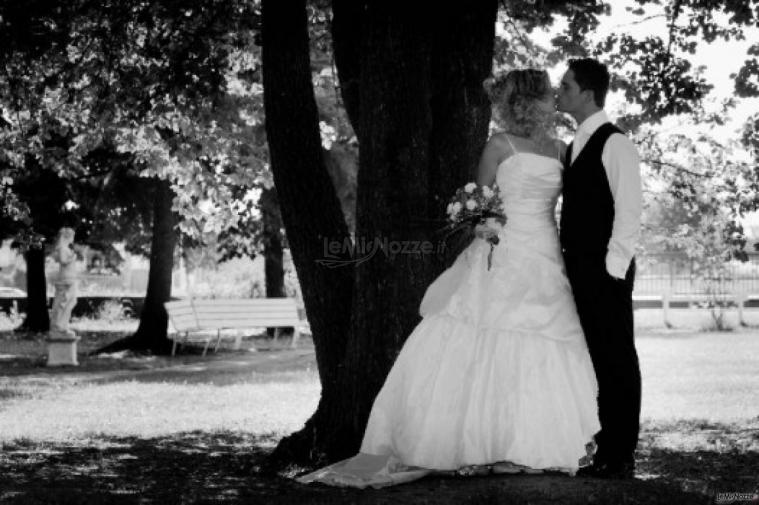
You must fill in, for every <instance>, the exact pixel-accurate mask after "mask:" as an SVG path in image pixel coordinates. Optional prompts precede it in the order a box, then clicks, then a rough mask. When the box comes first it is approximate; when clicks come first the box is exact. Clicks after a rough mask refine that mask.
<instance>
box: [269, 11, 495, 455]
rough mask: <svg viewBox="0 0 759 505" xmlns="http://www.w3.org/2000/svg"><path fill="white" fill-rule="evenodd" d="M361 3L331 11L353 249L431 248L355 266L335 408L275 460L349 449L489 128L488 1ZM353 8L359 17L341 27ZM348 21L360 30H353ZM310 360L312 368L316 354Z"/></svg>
mask: <svg viewBox="0 0 759 505" xmlns="http://www.w3.org/2000/svg"><path fill="white" fill-rule="evenodd" d="M359 3H362V2H359ZM365 3H367V4H368V5H366V8H363V7H362V8H356V6H355V4H350V3H348V2H342V1H336V2H335V3H334V4H333V6H334V17H335V19H334V25H333V26H334V27H335V30H333V35H334V41H335V45H336V55H337V54H340V52H339V51H338V47H339V46H341V45H343V46H346V47H347V46H352V47H353V48H355V47H360V48H362V53H361V58H360V60H359V59H357V58H355V54H353V55H352V56H351V51H350V50H346V51H344V52H343V53H342V54H343V56H344V57H343V58H342V59H341V58H338V59H337V62H338V74H339V76H340V79H341V83H342V76H343V75H344V72H343V68H341V66H340V64H341V61H342V62H343V63H344V64H346V65H348V66H349V68H348V69H347V70H346V72H347V73H348V75H350V76H356V75H360V81H358V82H353V83H352V85H351V86H350V89H349V91H348V92H349V93H351V94H353V93H358V96H359V97H360V100H359V102H358V103H355V102H353V103H352V104H349V97H346V98H345V102H346V107H347V108H348V109H349V113H350V115H351V121H356V120H358V121H359V123H358V125H357V126H358V127H357V128H355V126H356V125H355V124H354V129H355V130H356V131H357V132H360V137H359V139H360V170H359V173H358V195H357V223H356V237H357V241H359V243H360V241H362V240H364V241H366V243H370V242H373V241H375V240H377V241H380V242H382V243H385V241H386V243H387V245H388V246H389V247H390V250H391V251H392V250H394V249H393V248H394V247H398V246H402V245H403V244H406V243H409V242H422V243H423V242H429V243H430V245H431V250H428V251H427V252H426V253H424V254H421V255H414V254H406V253H400V254H392V252H387V253H386V252H383V251H382V250H379V251H377V252H376V253H375V254H374V255H373V256H372V257H371V258H370V259H368V260H367V261H364V262H362V263H360V264H358V265H356V267H355V272H356V273H355V275H356V280H355V284H354V286H353V290H352V295H353V296H352V299H353V311H352V318H351V333H350V338H349V339H348V341H347V347H346V350H345V359H344V361H343V362H342V363H338V365H339V369H338V380H337V381H336V382H331V383H329V384H322V399H324V397H325V395H329V396H330V397H332V398H337V400H338V401H337V402H335V403H331V404H330V405H329V406H328V407H325V406H324V405H323V403H324V402H322V404H320V410H318V411H317V414H320V415H315V416H314V417H313V418H312V419H311V420H310V421H309V423H311V425H310V426H309V425H307V426H306V428H305V429H304V430H302V431H301V432H299V433H298V434H296V435H294V436H291V437H289V438H288V439H285V440H283V441H282V442H281V443H280V446H279V447H278V449H277V451H275V453H274V455H275V456H280V455H281V454H280V453H281V452H283V451H284V449H283V448H284V447H289V448H290V449H292V447H293V442H294V440H298V437H300V440H301V442H303V443H306V444H309V446H308V448H309V449H310V451H311V452H310V453H309V454H310V456H311V458H312V459H311V463H312V464H322V463H324V462H326V461H334V460H336V459H340V458H344V457H347V456H350V455H352V454H353V453H355V452H356V451H357V450H358V447H359V445H360V442H361V437H362V435H363V431H364V428H365V425H366V421H367V418H368V415H369V412H370V409H371V406H372V403H373V401H374V398H375V396H376V394H377V392H378V391H379V389H380V388H381V386H382V384H383V382H384V380H385V377H386V376H387V373H388V371H389V369H390V367H391V366H392V364H393V362H394V360H395V357H396V356H397V353H398V351H399V350H400V348H401V347H402V345H403V343H404V342H405V339H406V338H407V336H408V335H409V333H410V332H411V330H412V329H413V327H414V326H415V325H416V324H417V323H418V322H419V315H418V307H419V302H420V301H421V297H422V295H423V294H424V291H425V290H426V288H427V286H428V285H429V283H430V282H431V281H432V280H433V279H434V278H435V277H436V276H437V275H438V274H439V273H440V272H441V271H442V270H443V269H444V268H445V267H446V266H447V265H448V264H449V263H450V261H452V259H453V257H454V255H453V254H451V252H450V251H448V250H447V249H446V248H442V250H441V248H440V245H439V244H440V242H439V239H440V237H439V236H438V235H436V234H435V233H434V232H435V230H436V229H437V228H438V227H439V226H440V225H441V224H442V223H443V222H444V221H443V218H444V207H445V204H446V202H447V198H448V197H450V195H451V194H452V193H453V191H454V189H455V188H456V187H457V186H459V185H461V184H463V183H464V182H466V181H467V180H471V178H472V176H473V174H474V171H475V170H476V165H477V160H478V157H479V153H480V151H481V149H482V147H483V145H484V142H485V140H486V135H487V125H488V121H489V118H490V107H489V104H488V103H487V100H486V97H485V95H484V92H483V90H482V81H483V80H484V79H485V78H486V77H487V76H488V74H489V72H490V68H491V62H492V54H493V53H492V51H493V41H494V36H495V20H496V10H497V8H496V7H497V6H496V3H495V2H488V3H482V4H480V5H479V6H477V7H475V8H472V9H469V10H467V11H466V12H464V13H461V12H458V11H457V12H450V13H448V12H442V11H441V12H429V13H428V14H427V16H424V17H416V16H415V15H414V14H412V13H411V10H410V9H398V10H395V9H393V7H392V6H391V5H390V4H385V3H382V2H376V3H375V2H365ZM341 8H344V9H345V10H344V11H341V10H340V9H341ZM356 10H359V11H361V12H363V13H364V16H365V17H363V18H360V19H355V17H354V18H351V19H350V20H348V18H347V16H355V15H356ZM341 16H346V17H344V18H342V19H341ZM349 22H350V23H355V26H359V27H360V29H356V30H354V29H351V28H350V26H348V24H349ZM264 26H266V14H265V12H264ZM338 28H339V29H338ZM304 51H305V49H304ZM357 64H358V65H360V69H357V68H355V65H357ZM351 65H353V67H351ZM264 70H266V63H264ZM265 86H266V85H265ZM354 99H355V96H353V97H352V98H351V100H354ZM267 114H268V111H267ZM290 236H291V234H290V233H289V229H288V237H290ZM322 289H324V288H322ZM307 306H308V305H307ZM316 352H317V359H318V358H319V352H320V349H319V348H317V349H316ZM332 362H333V363H334V362H335V361H334V360H333V361H332ZM320 372H321V369H320ZM330 388H334V389H333V390H330ZM307 435H310V438H308V437H307ZM293 452H297V451H293ZM300 452H301V453H302V452H303V450H302V448H301V451H300ZM319 458H322V459H321V460H319ZM298 462H299V463H301V464H302V463H304V461H303V460H300V461H298ZM275 463H276V461H275Z"/></svg>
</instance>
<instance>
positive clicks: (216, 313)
mask: <svg viewBox="0 0 759 505" xmlns="http://www.w3.org/2000/svg"><path fill="white" fill-rule="evenodd" d="M195 314H197V315H204V316H205V315H210V316H216V317H225V316H227V315H230V316H234V315H242V316H248V317H252V318H253V317H263V318H266V317H271V316H275V317H292V316H297V315H298V311H297V310H295V309H293V310H266V311H261V312H254V311H249V310H239V311H232V310H228V309H227V310H221V309H219V310H207V309H198V310H196V311H195Z"/></svg>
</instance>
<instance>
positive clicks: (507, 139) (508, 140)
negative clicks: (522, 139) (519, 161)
mask: <svg viewBox="0 0 759 505" xmlns="http://www.w3.org/2000/svg"><path fill="white" fill-rule="evenodd" d="M503 136H504V137H506V142H508V143H509V146H511V150H512V151H514V153H517V152H519V151H517V148H516V147H514V144H512V143H511V139H510V138H509V134H508V133H504V134H503Z"/></svg>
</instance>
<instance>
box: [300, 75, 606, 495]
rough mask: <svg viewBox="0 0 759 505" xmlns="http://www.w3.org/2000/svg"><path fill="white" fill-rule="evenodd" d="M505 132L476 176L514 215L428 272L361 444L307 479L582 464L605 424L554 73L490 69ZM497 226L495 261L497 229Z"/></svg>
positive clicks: (357, 480)
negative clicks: (585, 320) (574, 245)
mask: <svg viewBox="0 0 759 505" xmlns="http://www.w3.org/2000/svg"><path fill="white" fill-rule="evenodd" d="M486 89H487V90H488V94H489V96H490V99H491V101H492V102H493V104H494V106H495V107H496V112H497V113H498V115H499V116H500V117H501V118H502V120H503V122H504V124H505V126H506V131H504V132H502V133H497V134H495V135H493V136H492V137H491V138H490V140H489V141H488V143H487V145H486V147H485V149H484V151H483V153H482V156H481V160H480V163H479V167H478V174H477V183H478V184H483V185H489V186H492V184H493V183H497V184H498V187H499V188H500V191H501V196H502V199H503V211H504V213H505V215H506V216H507V222H506V224H505V225H504V226H501V225H499V224H497V223H496V222H495V220H489V222H488V223H487V224H486V225H478V227H477V229H476V233H477V238H475V239H474V241H473V242H472V244H470V245H469V246H468V247H467V248H466V249H465V250H464V251H463V252H462V253H461V254H460V255H459V256H458V257H457V258H456V260H455V261H454V263H453V265H451V267H449V268H448V269H447V270H445V271H444V272H443V273H442V274H441V275H440V276H439V277H438V278H437V279H435V281H434V282H432V283H431V284H430V286H429V287H428V288H427V291H426V293H425V295H424V298H423V300H422V302H421V305H420V308H419V311H420V314H421V315H422V316H423V317H422V320H421V321H420V322H419V324H418V325H417V326H416V328H415V329H414V330H413V331H412V333H411V335H410V336H409V337H408V339H407V340H406V342H405V344H404V345H403V348H402V349H401V352H400V354H399V355H398V357H397V359H396V361H395V364H394V365H393V367H392V369H391V370H390V373H389V374H388V376H387V378H386V380H385V383H384V385H383V387H382V389H381V390H380V392H379V394H378V395H377V398H376V399H375V401H374V405H373V407H372V410H371V414H370V416H369V420H368V424H367V427H366V431H365V433H364V438H363V441H362V444H361V448H360V451H359V453H358V454H356V455H355V456H353V457H351V458H348V459H346V460H343V461H339V462H337V463H334V464H332V465H330V466H327V467H324V468H321V469H319V470H316V471H314V472H311V473H309V474H307V475H303V476H301V477H299V478H298V479H297V480H298V481H299V482H301V483H310V482H322V483H326V484H331V485H337V486H352V487H361V488H363V487H367V486H372V487H383V486H388V485H392V484H397V483H401V482H408V481H410V480H414V479H418V478H420V477H422V476H425V475H428V474H431V473H458V474H465V475H467V474H484V473H488V472H493V473H518V472H526V473H540V472H543V471H556V472H563V473H566V474H568V475H574V474H575V473H576V471H577V469H578V468H579V466H581V465H582V464H583V461H586V460H587V458H588V456H589V455H590V453H591V452H592V450H593V442H592V440H593V435H594V434H595V433H596V432H597V431H599V429H600V424H599V421H598V415H597V406H596V395H597V391H598V386H597V383H596V378H595V374H594V371H593V365H592V363H591V360H590V354H589V352H588V348H587V344H586V343H585V338H584V336H583V333H582V329H581V327H580V322H579V319H578V316H577V313H576V309H575V303H574V300H573V298H572V291H571V288H570V285H569V282H568V280H567V277H566V273H565V270H564V263H563V259H562V255H561V248H560V246H559V237H558V231H557V227H556V219H555V213H554V212H555V208H556V202H557V199H558V196H559V194H560V193H561V181H562V168H563V164H562V158H563V156H564V150H565V148H566V146H565V145H564V144H563V143H562V142H560V141H558V140H556V139H553V138H551V137H550V132H551V131H552V122H553V120H554V117H555V107H554V98H553V90H552V88H551V83H550V80H549V78H548V74H547V73H546V72H544V71H540V70H533V69H527V70H513V71H510V72H508V73H507V74H505V75H504V76H500V77H498V78H496V79H491V80H490V81H486ZM493 234H495V235H497V236H498V237H499V239H500V241H499V244H498V245H497V246H496V247H495V249H494V251H493V256H492V266H491V268H490V270H488V267H487V256H488V253H489V251H490V244H489V242H488V241H487V240H486V239H487V238H488V237H489V236H490V235H493Z"/></svg>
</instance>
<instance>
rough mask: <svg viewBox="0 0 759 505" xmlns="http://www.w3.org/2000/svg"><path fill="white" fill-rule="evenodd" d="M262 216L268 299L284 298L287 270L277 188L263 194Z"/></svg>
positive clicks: (285, 294) (267, 190)
mask: <svg viewBox="0 0 759 505" xmlns="http://www.w3.org/2000/svg"><path fill="white" fill-rule="evenodd" d="M260 202H261V214H262V218H263V225H264V233H263V242H264V275H265V278H266V297H267V298H282V297H285V296H287V293H286V292H285V269H284V265H283V254H282V216H281V214H280V212H279V202H277V190H276V189H275V188H269V189H264V190H263V191H262V192H261V200H260Z"/></svg>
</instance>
